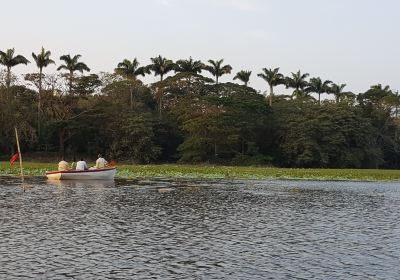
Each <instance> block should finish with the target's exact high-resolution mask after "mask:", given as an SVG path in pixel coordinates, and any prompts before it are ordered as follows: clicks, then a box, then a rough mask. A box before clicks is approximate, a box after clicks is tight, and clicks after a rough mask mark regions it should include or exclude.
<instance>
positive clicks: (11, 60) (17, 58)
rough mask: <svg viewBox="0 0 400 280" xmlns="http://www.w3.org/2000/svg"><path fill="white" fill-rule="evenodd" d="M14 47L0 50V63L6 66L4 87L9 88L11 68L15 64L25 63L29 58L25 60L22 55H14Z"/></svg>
mask: <svg viewBox="0 0 400 280" xmlns="http://www.w3.org/2000/svg"><path fill="white" fill-rule="evenodd" d="M14 53H15V50H14V49H8V50H7V51H5V52H3V51H0V64H1V65H4V66H5V67H6V68H7V78H6V87H7V88H10V85H11V68H12V67H14V66H17V65H19V64H25V65H27V64H28V63H29V60H27V59H26V58H25V57H24V56H22V55H14Z"/></svg>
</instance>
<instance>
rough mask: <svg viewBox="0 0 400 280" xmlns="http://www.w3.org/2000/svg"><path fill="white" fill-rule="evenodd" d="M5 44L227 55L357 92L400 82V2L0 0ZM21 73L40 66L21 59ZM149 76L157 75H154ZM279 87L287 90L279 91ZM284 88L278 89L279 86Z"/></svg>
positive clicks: (20, 48)
mask: <svg viewBox="0 0 400 280" xmlns="http://www.w3.org/2000/svg"><path fill="white" fill-rule="evenodd" d="M0 4H1V5H0V7H1V13H0V14H1V28H0V49H1V50H5V49H7V48H12V47H14V48H15V49H16V52H17V53H18V54H23V55H25V56H26V57H27V58H28V59H29V60H32V57H31V53H32V51H35V52H38V51H39V49H40V47H41V46H44V47H45V48H46V49H49V50H51V51H52V54H53V59H54V60H56V62H57V63H60V62H59V60H58V58H59V57H60V55H63V54H68V53H71V54H72V55H74V54H81V55H82V61H83V62H85V63H86V64H87V65H88V66H89V67H90V68H91V69H92V72H99V71H109V72H111V71H113V69H114V68H115V66H116V64H117V63H118V62H120V61H121V60H122V59H124V58H128V59H133V58H134V57H137V58H138V60H139V61H140V62H141V64H142V65H145V64H149V63H150V59H149V58H150V57H154V56H157V55H159V54H161V55H162V56H165V57H167V58H170V59H173V60H176V59H180V58H188V57H189V56H192V57H193V58H195V59H200V60H202V61H204V62H205V61H207V60H208V59H220V58H224V59H225V62H226V63H229V64H230V65H232V67H233V74H232V75H230V76H225V77H224V78H222V81H230V80H231V79H232V78H233V76H234V74H235V73H236V72H238V71H240V70H252V71H253V75H252V78H251V82H250V85H251V86H253V87H254V88H256V89H257V90H262V91H264V89H265V88H266V84H265V83H264V82H263V81H262V80H261V79H260V78H258V77H257V75H256V74H257V73H259V72H260V70H261V68H263V67H267V68H270V67H271V68H275V67H280V68H281V71H282V73H283V74H285V75H288V74H289V73H290V72H295V71H297V70H299V69H300V70H302V72H307V73H310V75H311V76H319V77H321V78H322V79H329V80H332V81H334V82H337V83H346V84H348V90H352V91H354V92H355V93H358V92H361V91H365V90H366V89H368V88H369V86H370V85H372V84H376V83H382V84H385V85H386V84H388V85H390V86H391V87H392V89H395V90H396V89H400V31H399V28H400V16H399V13H400V1H398V0H302V1H300V0H140V1H139V0H130V1H129V0H113V1H111V0H80V1H79V0H35V1H33V0H7V1H6V0H0ZM55 69H56V67H55V66H51V67H48V68H47V69H46V70H45V72H53V71H55ZM14 71H15V72H16V73H27V72H33V71H36V68H35V66H34V64H33V63H31V64H30V66H28V67H25V66H17V67H15V68H14ZM145 80H146V82H152V81H155V79H154V78H153V77H150V78H146V79H145ZM280 91H282V89H280ZM278 92H279V89H278Z"/></svg>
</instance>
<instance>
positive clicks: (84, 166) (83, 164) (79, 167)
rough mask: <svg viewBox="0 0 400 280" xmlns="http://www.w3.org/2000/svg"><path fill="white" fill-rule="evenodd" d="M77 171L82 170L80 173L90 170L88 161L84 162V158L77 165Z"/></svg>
mask: <svg viewBox="0 0 400 280" xmlns="http://www.w3.org/2000/svg"><path fill="white" fill-rule="evenodd" d="M76 170H80V171H83V170H88V166H87V164H86V161H84V160H83V158H81V160H80V161H78V162H77V163H76Z"/></svg>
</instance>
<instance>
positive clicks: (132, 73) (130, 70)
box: [115, 58, 150, 80]
mask: <svg viewBox="0 0 400 280" xmlns="http://www.w3.org/2000/svg"><path fill="white" fill-rule="evenodd" d="M139 65H140V63H139V62H138V61H137V59H136V58H134V59H133V60H132V61H130V60H128V59H124V60H123V61H122V62H120V63H118V65H117V68H115V73H117V74H119V75H121V76H124V77H125V78H127V79H133V80H136V79H137V76H143V77H144V76H145V75H146V74H150V69H149V68H148V67H139Z"/></svg>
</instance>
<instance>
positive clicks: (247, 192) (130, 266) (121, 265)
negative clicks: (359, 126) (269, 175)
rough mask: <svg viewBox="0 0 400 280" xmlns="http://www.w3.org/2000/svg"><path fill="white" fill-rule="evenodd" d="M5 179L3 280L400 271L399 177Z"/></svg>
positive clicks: (0, 199)
mask: <svg viewBox="0 0 400 280" xmlns="http://www.w3.org/2000/svg"><path fill="white" fill-rule="evenodd" d="M0 187H1V188H0V217H1V218H0V278H1V279H132V278H134V279H385V280H387V279H398V275H400V268H399V265H398V264H399V259H400V226H399V225H398V221H399V218H400V185H399V184H395V183H382V184H377V183H363V182H358V183H355V182H353V183H345V182H304V181H263V182H258V181H218V180H216V181H201V180H200V181H193V180H180V181H171V180H168V179H164V180H162V179H159V180H154V181H151V180H147V181H117V182H115V183H114V182H90V183H87V182H86V183H82V182H67V183H60V182H45V181H43V180H41V179H30V180H28V181H26V182H24V183H22V182H20V181H18V180H16V179H10V178H0ZM22 187H25V192H24V191H23V188H22Z"/></svg>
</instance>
